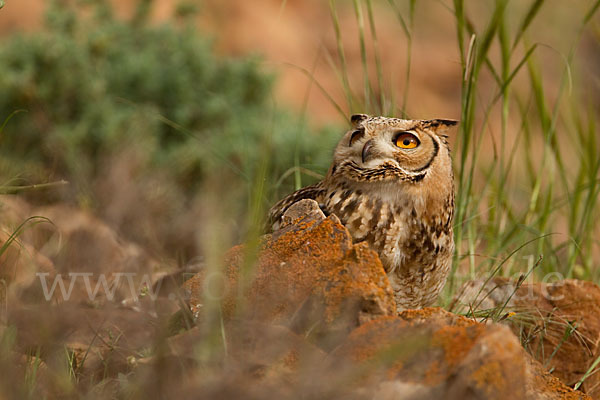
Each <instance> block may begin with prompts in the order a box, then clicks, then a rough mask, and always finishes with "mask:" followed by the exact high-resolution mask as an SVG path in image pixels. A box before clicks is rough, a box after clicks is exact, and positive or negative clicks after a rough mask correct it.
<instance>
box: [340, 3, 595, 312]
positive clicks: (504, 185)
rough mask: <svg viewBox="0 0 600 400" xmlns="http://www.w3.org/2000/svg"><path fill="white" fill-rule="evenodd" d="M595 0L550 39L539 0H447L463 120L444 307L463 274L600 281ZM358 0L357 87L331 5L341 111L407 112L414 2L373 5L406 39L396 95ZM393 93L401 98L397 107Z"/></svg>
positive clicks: (456, 154) (456, 158)
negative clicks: (570, 29) (590, 55)
mask: <svg viewBox="0 0 600 400" xmlns="http://www.w3.org/2000/svg"><path fill="white" fill-rule="evenodd" d="M599 4H600V2H598V1H590V2H587V3H585V4H582V5H581V8H580V13H579V14H578V16H577V17H576V18H577V22H576V24H577V26H576V29H575V33H574V34H573V35H561V34H556V35H553V36H552V38H553V40H555V42H547V41H545V40H547V36H548V35H546V36H543V35H544V34H547V33H548V30H547V28H544V26H545V25H546V22H545V21H547V20H548V19H549V18H552V12H553V10H552V9H551V8H550V7H549V5H547V4H546V2H545V1H544V0H533V1H530V2H527V3H519V4H516V3H515V2H508V1H505V0H496V1H493V2H486V3H485V4H480V6H481V8H478V9H477V7H472V6H471V5H470V3H467V2H464V1H462V0H455V1H453V3H452V4H451V5H447V6H446V5H444V7H447V11H448V12H449V13H451V14H452V17H453V19H454V21H455V32H456V39H455V43H456V48H457V59H458V60H459V61H460V65H461V71H462V73H461V75H462V82H461V96H460V102H461V104H460V105H461V107H460V110H461V111H460V115H459V116H456V117H459V119H460V121H461V122H460V126H459V128H458V132H456V133H455V134H454V135H453V136H454V137H453V139H454V143H453V149H454V164H455V173H456V185H457V189H456V190H457V193H456V208H455V239H456V253H455V257H454V261H453V267H452V272H451V275H450V277H449V281H448V284H447V286H446V290H445V294H444V296H443V299H442V301H443V302H444V303H446V302H448V301H449V300H450V298H451V297H452V296H453V295H454V294H455V292H456V289H457V288H458V287H459V286H460V284H461V282H462V281H464V280H465V279H469V278H471V279H472V278H477V277H482V278H484V279H487V278H491V277H492V276H494V275H502V276H513V277H520V276H526V275H528V274H530V273H531V272H534V273H531V274H530V276H531V277H537V279H543V280H551V279H557V278H561V277H565V278H568V277H578V278H582V279H589V280H594V281H596V282H598V279H599V278H600V270H599V269H598V268H597V267H595V264H597V263H598V260H599V259H600V246H599V244H598V241H597V240H595V239H594V238H595V237H598V234H599V231H598V226H597V224H596V223H595V222H596V221H598V217H599V214H598V207H597V206H598V202H599V200H598V199H599V192H600V182H599V176H600V175H599V173H600V143H599V142H598V139H597V138H598V127H597V120H596V119H597V112H596V111H595V110H597V109H598V104H597V103H598V97H597V95H596V96H595V95H594V94H593V93H589V91H588V90H592V91H593V90H594V89H591V88H589V87H588V85H590V83H589V82H590V80H589V78H588V77H586V76H585V75H584V73H583V68H584V67H585V65H584V63H583V61H584V60H585V55H584V54H582V52H584V51H585V50H584V49H581V48H580V47H581V43H582V39H583V38H585V39H586V40H588V41H592V42H595V43H596V44H597V43H598V35H597V32H596V33H595V31H594V29H593V27H594V26H597V23H598V22H597V16H596V14H597V10H598V7H599ZM353 5H354V8H355V10H356V23H357V26H358V32H359V37H358V38H357V41H358V43H359V47H360V54H361V60H362V61H361V62H362V68H363V81H364V83H363V85H362V87H363V89H362V90H359V89H356V87H358V86H359V85H351V81H352V78H351V77H350V76H349V74H348V72H347V71H348V68H347V66H346V64H347V60H346V57H345V54H344V52H345V49H344V46H343V44H342V43H343V40H342V39H343V34H342V30H341V29H340V28H339V18H338V15H337V12H338V8H339V7H340V5H336V2H335V1H334V0H332V1H331V2H330V10H331V15H332V17H333V21H334V22H333V25H334V27H335V29H334V32H335V34H336V38H337V43H338V48H337V52H338V54H337V56H338V57H337V59H338V60H339V61H338V63H337V64H334V68H336V70H337V72H338V75H339V77H340V84H341V86H342V88H343V89H344V93H345V98H346V105H345V106H343V105H338V107H340V108H347V109H350V110H352V111H353V112H354V111H360V112H371V113H375V114H380V113H382V114H383V115H391V116H405V115H407V101H406V99H407V93H408V88H409V85H410V71H411V62H412V61H411V59H412V58H411V53H413V52H417V51H419V49H415V48H414V47H413V46H412V43H413V35H414V27H415V26H419V25H418V24H419V23H426V22H424V21H420V20H419V13H418V11H419V10H418V7H419V4H418V3H417V2H414V1H394V0H389V1H388V2H387V4H376V5H377V6H378V7H379V10H380V11H384V12H392V13H393V14H394V15H395V16H396V17H397V20H398V23H399V24H400V26H401V28H402V32H403V34H404V37H403V38H401V39H402V40H403V46H404V48H405V49H406V51H407V56H406V57H405V60H406V66H405V67H404V70H405V71H406V74H405V77H406V82H404V88H405V89H404V90H405V91H404V93H403V94H401V95H398V94H397V93H394V89H393V88H392V87H390V86H389V85H385V84H384V83H383V84H382V81H383V80H384V78H383V76H384V75H385V74H386V73H387V71H384V72H381V71H382V67H381V61H380V58H381V50H380V49H379V46H378V43H377V29H376V27H377V23H376V22H375V21H374V20H373V18H372V9H373V7H374V4H372V2H371V1H370V0H364V1H358V0H357V1H355V2H354V3H353ZM482 9H483V11H482ZM365 10H366V13H367V15H369V18H368V19H366V18H365V17H364V12H365ZM415 10H416V11H415ZM555 12H556V11H555ZM544 13H545V14H544ZM425 14H426V13H425ZM421 18H422V17H421ZM365 20H368V21H369V27H370V30H371V32H370V34H369V35H368V36H367V32H366V31H367V29H366V28H365V26H364V25H365ZM542 37H543V38H544V39H540V38H542ZM365 42H367V43H370V46H368V47H369V49H370V50H371V51H370V53H369V52H367V51H365V45H364V43H365ZM565 49H566V50H565ZM588 51H589V50H588ZM548 60H550V61H548ZM372 69H374V70H375V71H376V72H375V73H372V72H371V70H372ZM591 81H594V80H593V79H592V80H591ZM597 81H598V77H597V76H596V77H595V82H597ZM592 85H593V84H592ZM375 88H378V89H377V90H375ZM597 89H598V88H597V83H596V85H595V90H596V93H597ZM398 98H402V99H403V101H402V102H400V103H399V104H398V102H397V101H396V99H398ZM409 117H410V115H409ZM540 256H541V257H542V260H541V261H539V262H538V260H539V258H540ZM534 267H535V268H534ZM533 269H535V271H532V270H533Z"/></svg>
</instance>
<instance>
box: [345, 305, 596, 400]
mask: <svg viewBox="0 0 600 400" xmlns="http://www.w3.org/2000/svg"><path fill="white" fill-rule="evenodd" d="M334 356H336V357H337V358H338V359H341V360H345V361H343V362H342V363H346V362H347V361H350V362H351V363H352V364H354V365H358V366H360V365H368V366H370V368H369V369H368V370H366V369H365V370H364V371H366V372H364V373H363V376H362V378H363V381H364V382H367V381H368V382H370V383H371V385H373V384H374V382H378V381H380V382H383V383H380V384H379V386H378V389H377V391H376V394H375V396H374V397H375V398H401V399H405V398H411V399H412V398H418V399H421V398H444V399H463V400H465V399H538V398H545V399H584V398H586V396H585V395H584V394H582V393H580V392H575V391H573V390H571V389H570V388H568V387H566V386H564V385H562V384H561V383H560V382H558V381H557V380H556V379H552V378H551V377H549V376H548V375H547V374H544V373H543V372H542V371H541V368H540V367H539V366H538V365H536V364H537V363H536V362H535V361H533V360H531V359H530V356H529V355H528V354H527V353H526V352H525V351H524V350H523V349H522V347H521V346H520V344H519V341H518V340H517V338H516V337H515V336H514V335H513V334H512V333H511V332H510V330H509V329H508V328H507V327H504V326H501V325H482V324H479V323H476V322H474V321H472V320H468V319H466V318H464V317H460V316H456V315H453V314H450V313H448V312H446V311H443V310H441V309H424V310H419V311H408V312H404V313H400V315H399V316H398V317H381V318H378V319H376V320H373V321H371V322H369V323H367V324H364V325H362V326H361V327H359V328H357V329H355V330H354V331H353V332H352V333H351V334H350V336H349V337H348V339H347V340H346V341H345V342H344V343H343V344H342V345H341V347H340V348H339V349H337V351H336V352H335V353H334ZM407 385H408V386H407ZM407 390H409V391H410V393H413V392H414V395H413V396H412V397H411V396H406V394H407V393H408V392H407ZM394 395H395V396H394Z"/></svg>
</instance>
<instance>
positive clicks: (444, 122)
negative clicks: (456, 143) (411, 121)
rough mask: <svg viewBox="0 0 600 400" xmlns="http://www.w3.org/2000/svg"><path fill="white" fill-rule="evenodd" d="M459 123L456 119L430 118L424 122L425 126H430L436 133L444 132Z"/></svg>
mask: <svg viewBox="0 0 600 400" xmlns="http://www.w3.org/2000/svg"><path fill="white" fill-rule="evenodd" d="M457 124H458V121H457V120H455V119H430V120H427V121H423V122H422V126H423V128H429V129H431V130H433V131H434V132H435V133H444V132H446V131H447V130H448V129H450V128H451V127H453V126H455V125H457Z"/></svg>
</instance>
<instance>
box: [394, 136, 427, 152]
mask: <svg viewBox="0 0 600 400" xmlns="http://www.w3.org/2000/svg"><path fill="white" fill-rule="evenodd" d="M394 143H395V144H396V146H398V147H400V148H401V149H414V148H415V147H417V146H418V145H420V144H421V142H419V139H417V137H416V136H415V135H413V134H412V133H408V132H400V134H398V136H396V138H395V139H394Z"/></svg>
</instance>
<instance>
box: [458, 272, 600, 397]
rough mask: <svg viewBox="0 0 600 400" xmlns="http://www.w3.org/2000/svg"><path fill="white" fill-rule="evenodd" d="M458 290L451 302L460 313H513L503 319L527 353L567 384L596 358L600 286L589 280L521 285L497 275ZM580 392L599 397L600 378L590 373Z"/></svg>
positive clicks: (599, 351)
mask: <svg viewBox="0 0 600 400" xmlns="http://www.w3.org/2000/svg"><path fill="white" fill-rule="evenodd" d="M459 293H460V296H458V297H457V298H456V299H455V301H454V307H455V309H457V310H459V311H463V312H464V311H467V310H468V309H469V308H471V309H473V310H474V311H475V312H477V311H479V312H480V313H483V310H497V311H496V312H495V314H494V315H493V318H492V319H503V317H504V316H506V315H511V317H510V318H505V319H503V322H504V323H506V324H507V325H508V326H509V327H510V328H511V329H512V331H513V332H514V333H515V334H516V335H519V337H520V338H521V342H523V344H524V346H525V348H526V349H527V350H528V352H529V353H530V354H532V355H533V356H534V357H535V358H536V359H537V360H538V361H540V363H541V364H542V365H544V366H545V367H546V368H548V369H549V370H551V371H552V373H553V375H555V376H556V377H558V378H560V380H561V381H562V382H564V383H565V384H567V385H569V386H573V385H575V384H576V383H577V382H579V381H580V380H581V379H582V377H583V376H584V374H585V373H586V371H588V370H589V368H590V367H591V365H592V363H593V362H594V361H595V360H596V359H597V358H598V357H599V356H600V349H599V347H598V343H599V338H600V287H598V286H597V285H595V284H594V283H592V282H586V281H579V280H574V279H567V280H563V281H559V282H556V283H532V284H529V283H528V284H521V285H519V284H517V282H513V281H511V280H508V279H506V278H499V277H498V278H493V279H491V280H490V281H489V282H487V283H486V282H485V281H483V280H479V281H471V282H467V283H466V284H465V285H463V288H462V289H461V290H460V291H459ZM487 313H488V314H489V311H488V312H487ZM507 313H510V314H507ZM513 314H514V315H513ZM581 390H582V391H584V392H586V393H588V394H589V395H590V396H592V397H594V398H598V397H600V376H598V374H591V375H589V376H588V377H587V378H586V379H585V381H584V382H583V385H582V386H581Z"/></svg>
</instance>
